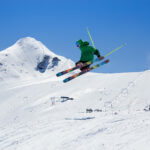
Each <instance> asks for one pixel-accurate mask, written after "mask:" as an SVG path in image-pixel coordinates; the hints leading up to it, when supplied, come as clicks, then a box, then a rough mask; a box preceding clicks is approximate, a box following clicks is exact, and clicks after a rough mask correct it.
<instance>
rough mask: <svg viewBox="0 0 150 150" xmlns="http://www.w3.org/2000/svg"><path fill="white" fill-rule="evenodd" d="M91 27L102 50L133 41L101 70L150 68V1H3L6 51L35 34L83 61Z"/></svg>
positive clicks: (1, 37)
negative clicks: (83, 46)
mask: <svg viewBox="0 0 150 150" xmlns="http://www.w3.org/2000/svg"><path fill="white" fill-rule="evenodd" d="M86 27H88V28H89V30H90V32H91V36H92V38H93V41H94V43H95V46H96V48H97V49H99V50H100V52H101V54H102V55H105V54H107V53H108V52H109V51H111V50H112V49H114V48H116V47H118V46H119V45H121V44H122V43H127V46H126V47H124V48H122V49H121V50H119V51H118V52H116V53H113V54H112V55H111V56H109V57H108V58H109V59H110V63H109V64H108V65H105V66H103V67H102V68H99V69H97V70H96V71H97V72H108V73H115V72H136V71H143V70H145V69H150V0H0V50H2V49H5V48H7V47H9V46H11V45H12V44H13V43H15V42H16V41H17V40H18V39H20V38H22V37H27V36H30V37H34V38H35V39H37V40H40V41H41V42H43V43H44V44H45V45H46V46H47V47H48V48H49V49H50V50H52V51H53V52H54V53H56V54H59V55H62V56H65V57H67V58H70V59H72V60H73V61H78V59H79V57H80V51H79V50H78V49H77V48H76V46H75V41H76V40H78V39H80V38H82V39H83V40H87V41H89V42H90V39H89V37H88V34H87V32H86Z"/></svg>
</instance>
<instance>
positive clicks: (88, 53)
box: [77, 40, 100, 61]
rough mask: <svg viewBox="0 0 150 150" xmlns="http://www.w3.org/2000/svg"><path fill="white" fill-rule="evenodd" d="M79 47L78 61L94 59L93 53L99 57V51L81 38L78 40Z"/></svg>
mask: <svg viewBox="0 0 150 150" xmlns="http://www.w3.org/2000/svg"><path fill="white" fill-rule="evenodd" d="M77 43H78V44H79V48H80V50H81V57H80V61H91V60H93V59H94V55H97V57H100V53H99V51H98V50H97V49H95V48H93V47H92V46H89V42H86V41H85V42H83V41H82V40H78V41H77Z"/></svg>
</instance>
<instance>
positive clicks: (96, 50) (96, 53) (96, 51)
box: [94, 49, 101, 57]
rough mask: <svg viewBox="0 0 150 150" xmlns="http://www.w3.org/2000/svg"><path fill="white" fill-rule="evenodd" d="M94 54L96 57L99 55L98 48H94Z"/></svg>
mask: <svg viewBox="0 0 150 150" xmlns="http://www.w3.org/2000/svg"><path fill="white" fill-rule="evenodd" d="M94 54H95V55H96V56H97V57H101V55H100V52H99V50H98V49H95V51H94Z"/></svg>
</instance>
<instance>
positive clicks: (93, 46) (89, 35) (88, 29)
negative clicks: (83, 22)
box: [86, 28, 96, 49]
mask: <svg viewBox="0 0 150 150" xmlns="http://www.w3.org/2000/svg"><path fill="white" fill-rule="evenodd" d="M86 30H87V32H88V35H89V37H90V39H91V42H92V44H93V47H94V48H95V45H94V42H93V40H92V37H91V34H90V32H89V29H88V28H86ZM95 49H96V48H95Z"/></svg>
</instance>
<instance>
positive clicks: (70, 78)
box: [63, 59, 109, 83]
mask: <svg viewBox="0 0 150 150" xmlns="http://www.w3.org/2000/svg"><path fill="white" fill-rule="evenodd" d="M108 62H109V59H106V60H105V61H103V62H101V63H99V64H97V65H94V66H92V67H91V68H89V70H86V71H81V72H79V73H76V74H75V75H73V76H70V77H68V78H66V79H64V80H63V82H64V83H66V82H68V81H70V80H72V79H74V78H77V77H78V76H80V75H83V74H85V73H87V72H89V71H91V70H93V69H96V68H98V67H100V66H102V65H104V64H107V63H108Z"/></svg>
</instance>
